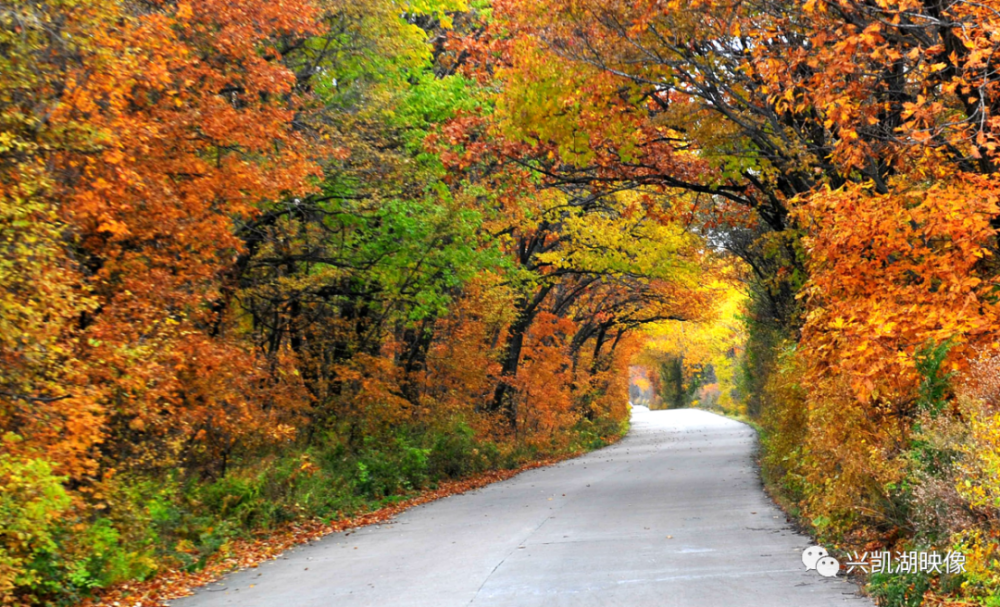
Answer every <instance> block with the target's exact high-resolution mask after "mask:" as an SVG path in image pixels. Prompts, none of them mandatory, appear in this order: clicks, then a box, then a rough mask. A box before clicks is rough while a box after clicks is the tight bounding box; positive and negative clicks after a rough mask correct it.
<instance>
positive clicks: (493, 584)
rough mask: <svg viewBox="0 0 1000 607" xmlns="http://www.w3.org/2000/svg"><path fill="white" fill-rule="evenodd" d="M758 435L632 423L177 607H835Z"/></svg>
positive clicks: (695, 419)
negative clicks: (778, 497) (777, 496)
mask: <svg viewBox="0 0 1000 607" xmlns="http://www.w3.org/2000/svg"><path fill="white" fill-rule="evenodd" d="M754 445H755V435H754V432H753V430H752V429H750V428H749V427H747V426H745V425H743V424H740V423H738V422H735V421H732V420H729V419H726V418H723V417H719V416H717V415H713V414H711V413H707V412H705V411H698V410H673V411H654V412H650V411H648V410H647V409H645V408H642V407H636V408H635V409H634V410H633V416H632V430H631V432H630V433H629V435H628V436H627V437H626V438H625V439H624V440H622V441H621V442H619V443H618V444H616V445H614V446H612V447H608V448H606V449H602V450H600V451H597V452H594V453H591V454H589V455H586V456H583V457H580V458H577V459H574V460H571V461H566V462H563V463H561V464H558V465H555V466H552V467H549V468H541V469H537V470H533V471H530V472H525V473H523V474H520V475H518V476H517V477H515V478H513V479H510V480H507V481H504V482H501V483H496V484H494V485H490V486H488V487H484V488H483V489H480V490H477V491H475V492H470V493H467V494H464V495H456V496H452V497H449V498H446V499H442V500H439V501H437V502H433V503H430V504H426V505H423V506H420V507H417V508H414V509H411V510H409V511H407V512H405V513H403V514H401V515H400V516H399V517H397V518H396V519H394V520H393V521H391V522H390V523H388V524H384V525H380V526H372V527H366V528H362V529H358V530H355V531H354V532H352V533H350V534H349V535H348V534H345V533H338V534H333V535H330V536H327V537H326V538H324V539H323V540H320V541H318V542H315V543H313V544H311V545H308V546H302V547H299V548H296V549H294V550H292V551H290V552H288V553H286V554H285V555H284V556H283V557H281V558H279V559H278V560H275V561H272V562H269V563H266V564H263V565H261V566H260V567H259V568H257V569H252V570H247V571H242V572H239V573H235V574H233V575H230V576H228V577H226V578H225V579H223V580H222V581H220V582H218V583H214V584H211V585H209V586H207V587H206V588H203V589H201V590H200V591H199V592H198V593H197V594H195V595H194V596H191V597H187V598H184V599H180V600H177V601H173V602H172V603H171V604H172V605H174V606H176V607H221V606H239V607H256V606H260V607H362V606H364V607H459V606H461V607H465V606H470V605H472V606H483V607H536V606H537V607H542V606H544V607H561V606H566V607H591V606H595V607H596V606H612V605H614V606H623V607H632V606H634V607H660V606H662V607H765V606H766V607H799V606H801V607H828V606H829V607H833V606H843V605H854V606H861V607H869V606H870V605H871V604H872V603H871V602H870V601H868V600H867V599H863V598H860V597H858V596H857V594H856V587H855V586H854V585H852V584H850V583H849V582H847V581H845V580H844V579H843V578H823V577H821V576H819V575H818V574H817V573H816V572H815V571H808V572H807V571H805V568H804V567H803V566H802V562H801V553H802V550H803V549H804V548H805V547H806V546H807V545H808V544H809V539H808V538H807V537H805V536H803V535H800V534H798V533H796V532H795V531H794V530H793V529H792V528H791V527H790V526H789V525H788V524H787V523H786V522H785V517H784V515H783V514H782V513H781V512H780V511H779V510H778V509H777V508H776V507H775V506H774V505H773V504H772V502H771V501H770V500H769V499H768V498H767V496H766V495H765V494H764V492H763V490H762V488H761V484H760V481H759V478H758V475H757V472H756V469H755V467H754V464H753V459H752V457H753V450H754Z"/></svg>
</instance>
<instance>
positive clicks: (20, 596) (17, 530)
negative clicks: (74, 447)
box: [0, 454, 71, 603]
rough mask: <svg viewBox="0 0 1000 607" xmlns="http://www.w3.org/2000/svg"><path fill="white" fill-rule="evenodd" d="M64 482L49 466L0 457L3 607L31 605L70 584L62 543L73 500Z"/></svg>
mask: <svg viewBox="0 0 1000 607" xmlns="http://www.w3.org/2000/svg"><path fill="white" fill-rule="evenodd" d="M63 480H64V479H63V478H62V477H59V476H56V475H55V474H53V467H52V464H50V463H49V462H47V461H45V460H42V459H27V460H18V459H15V458H12V457H10V456H9V455H6V454H2V455H0V521H3V525H2V526H0V603H8V602H15V601H21V602H29V601H31V600H34V599H36V597H37V596H39V595H41V596H44V595H47V594H50V593H52V592H55V591H57V590H59V589H60V586H61V582H62V580H64V579H66V576H67V573H68V571H67V570H68V569H69V566H68V565H69V564H68V563H66V562H65V561H64V560H63V558H62V555H61V553H60V550H59V543H58V540H59V536H60V535H61V534H62V533H63V532H64V531H65V530H64V529H63V527H62V526H61V524H62V520H63V518H64V516H65V515H66V513H67V512H68V511H69V509H70V506H71V500H70V497H69V496H68V495H67V493H66V490H65V489H64V488H63V486H62V482H63Z"/></svg>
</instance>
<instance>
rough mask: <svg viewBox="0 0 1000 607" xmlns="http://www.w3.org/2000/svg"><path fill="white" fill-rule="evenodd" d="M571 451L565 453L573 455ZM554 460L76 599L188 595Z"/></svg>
mask: <svg viewBox="0 0 1000 607" xmlns="http://www.w3.org/2000/svg"><path fill="white" fill-rule="evenodd" d="M572 455H574V454H567V455H566V456H567V457H572ZM557 461H559V460H557V459H547V460H536V461H533V462H531V463H529V464H525V465H522V466H520V467H518V468H514V469H506V470H492V471H489V472H484V473H481V474H477V475H475V476H473V477H471V478H467V479H464V480H456V481H444V482H441V483H438V484H437V485H436V487H435V488H433V489H426V490H422V491H420V492H419V494H418V495H417V496H416V497H405V496H401V497H399V498H395V499H392V500H387V501H388V502H389V505H386V506H382V507H379V508H378V509H377V510H373V511H371V512H365V513H363V514H359V515H356V516H353V517H350V518H343V519H337V520H333V521H330V522H324V521H322V520H317V519H314V520H305V521H296V522H292V523H288V524H285V525H282V526H281V527H280V528H277V529H274V530H270V531H267V532H264V533H263V537H260V538H257V539H236V540H233V541H231V542H227V543H226V544H225V546H224V547H221V548H220V549H219V551H218V552H215V553H213V554H212V555H211V556H209V557H208V558H207V560H206V562H205V564H204V566H203V567H202V568H201V569H199V570H197V571H181V570H173V571H164V572H162V573H158V574H157V575H156V576H155V577H154V578H152V579H151V580H148V581H145V582H131V583H122V584H119V585H117V586H114V587H112V588H108V589H106V590H102V591H101V592H100V593H99V595H98V596H96V597H94V598H93V599H87V600H85V601H83V602H81V603H80V607H87V606H88V605H94V606H99V605H130V606H132V607H158V606H159V605H162V604H163V603H164V602H165V601H168V600H170V599H175V598H179V597H182V596H187V595H189V594H191V593H192V592H193V591H194V590H195V589H197V587H199V586H204V585H206V584H208V583H210V582H213V581H215V580H218V579H219V578H221V577H222V576H224V575H225V574H227V573H230V572H232V571H236V570H240V569H247V568H255V567H257V566H259V565H260V564H262V563H264V562H266V561H269V560H273V559H275V558H278V557H279V556H280V555H281V554H282V553H283V552H285V551H286V550H288V549H290V548H293V547H295V546H298V545H301V544H308V543H310V542H313V541H316V540H319V539H321V538H322V537H324V536H326V535H329V534H331V533H340V532H343V531H347V530H349V529H354V528H357V527H364V526H366V525H376V524H381V523H386V522H388V521H390V520H391V519H392V518H393V517H395V516H396V515H398V514H400V513H401V512H404V511H406V510H408V509H410V508H412V507H414V506H419V505H421V504H426V503H428V502H432V501H434V500H438V499H441V498H443V497H448V496H450V495H458V494H461V493H465V492H467V491H473V490H475V489H479V488H481V487H484V486H486V485H489V484H491V483H496V482H500V481H503V480H506V479H509V478H511V477H513V476H516V475H517V474H520V473H521V472H524V471H527V470H532V469H535V468H540V467H543V466H548V465H551V464H553V463H555V462H557Z"/></svg>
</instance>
